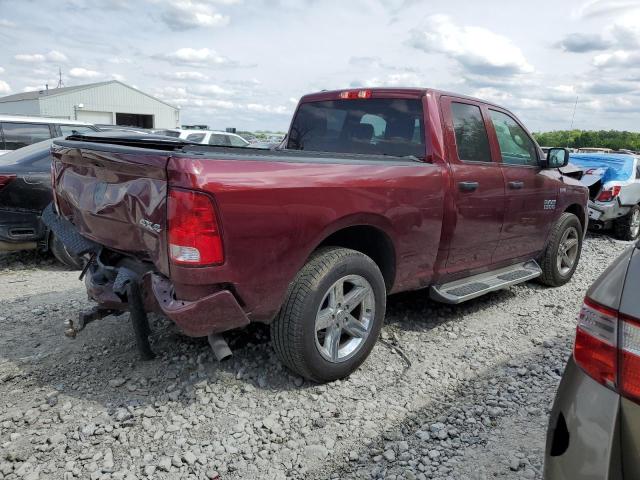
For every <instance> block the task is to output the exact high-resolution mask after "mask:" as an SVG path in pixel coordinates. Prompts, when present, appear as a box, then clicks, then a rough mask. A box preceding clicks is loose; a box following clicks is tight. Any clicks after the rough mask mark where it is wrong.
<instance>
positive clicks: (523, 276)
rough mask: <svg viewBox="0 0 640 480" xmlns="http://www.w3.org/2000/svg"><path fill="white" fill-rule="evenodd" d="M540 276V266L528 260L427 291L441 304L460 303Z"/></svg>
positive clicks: (436, 286) (433, 287)
mask: <svg viewBox="0 0 640 480" xmlns="http://www.w3.org/2000/svg"><path fill="white" fill-rule="evenodd" d="M540 275H542V270H541V269H540V266H539V265H538V264H537V263H536V261H535V260H529V261H528V262H523V263H516V264H515V265H509V266H508V267H504V268H501V269H499V270H494V271H492V272H485V273H480V274H478V275H473V276H471V277H467V278H462V279H460V280H456V281H454V282H449V283H444V284H442V285H434V286H432V287H431V288H430V289H429V296H430V297H431V298H432V299H433V300H436V301H438V302H442V303H451V304H455V303H462V302H466V301H467V300H471V299H472V298H476V297H479V296H481V295H484V294H485V293H489V292H493V291H495V290H500V289H502V288H506V287H510V286H511V285H515V284H517V283H522V282H526V281H527V280H531V279H533V278H536V277H539V276H540Z"/></svg>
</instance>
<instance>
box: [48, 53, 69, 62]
mask: <svg viewBox="0 0 640 480" xmlns="http://www.w3.org/2000/svg"><path fill="white" fill-rule="evenodd" d="M46 57H47V60H49V61H50V62H63V63H64V62H68V61H69V59H68V58H67V56H66V55H65V54H64V53H62V52H59V51H57V50H51V51H50V52H49V53H47V54H46Z"/></svg>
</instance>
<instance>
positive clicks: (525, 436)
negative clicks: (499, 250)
mask: <svg viewBox="0 0 640 480" xmlns="http://www.w3.org/2000/svg"><path fill="white" fill-rule="evenodd" d="M627 246H628V243H627V242H618V241H614V240H611V239H610V238H608V237H606V236H594V237H591V236H590V237H588V238H587V240H586V243H585V246H584V250H583V258H582V260H581V263H580V266H579V268H578V271H577V272H576V275H575V277H574V279H573V280H572V281H571V282H570V283H569V284H567V285H565V286H563V287H561V288H558V289H548V288H543V287H541V286H539V285H537V284H536V283H528V284H526V285H520V286H516V287H512V288H510V289H508V290H504V291H501V292H496V293H494V294H491V295H489V296H486V297H484V298H480V299H477V300H475V301H471V302H468V303H466V304H463V305H460V306H446V305H439V304H435V303H433V302H431V301H429V300H428V299H427V298H426V294H425V292H413V293H410V294H401V295H396V296H393V297H391V298H390V299H389V307H388V313H387V324H386V326H385V328H384V330H383V336H382V339H383V341H382V342H379V343H378V345H377V346H376V347H375V348H374V350H373V353H372V355H371V356H370V358H369V359H368V360H367V362H366V363H365V364H364V365H363V367H361V368H360V369H359V370H358V371H357V372H356V373H355V374H353V375H352V376H351V377H350V378H348V379H347V380H344V381H339V382H335V383H332V384H329V385H314V384H309V383H308V382H306V381H303V380H302V378H300V377H298V376H295V375H293V374H291V373H289V372H288V371H287V370H286V369H284V368H283V367H281V365H280V364H279V362H278V360H277V359H276V357H275V354H274V353H273V351H272V350H271V348H270V346H269V344H268V329H265V328H261V327H260V326H255V327H252V328H250V329H248V330H247V331H244V332H239V333H235V334H233V335H232V336H231V342H230V343H231V345H232V348H233V349H234V357H233V358H232V359H231V360H229V361H227V362H225V363H222V364H218V363H216V362H215V360H214V358H213V354H212V353H211V352H210V350H209V348H208V345H207V343H206V340H201V339H190V338H187V337H184V336H182V335H180V334H179V332H178V331H177V330H176V329H175V328H174V327H173V326H172V325H171V324H170V323H168V322H166V321H164V320H163V319H161V318H156V319H154V322H153V323H154V331H155V333H154V336H153V347H154V349H155V351H156V352H158V354H159V355H158V357H157V358H156V359H155V360H152V361H148V362H142V361H140V360H139V359H138V354H137V351H136V348H135V344H134V339H133V335H132V330H131V325H130V323H129V321H128V319H127V316H126V315H123V316H121V317H117V318H114V317H109V318H107V319H105V320H103V321H100V322H96V323H93V324H91V325H89V326H88V327H87V329H86V330H85V331H84V332H82V333H81V334H80V335H79V336H78V338H76V339H75V340H72V339H68V338H66V337H65V336H64V334H63V332H64V322H65V321H66V320H68V319H70V318H75V316H76V315H77V312H78V311H79V310H80V309H82V308H85V307H86V306H88V305H89V302H88V301H87V300H86V295H85V291H84V287H83V284H82V283H81V282H79V281H78V280H77V276H78V273H77V272H70V271H66V270H64V269H63V268H62V267H58V266H57V265H56V264H55V263H54V262H53V261H50V260H42V259H38V258H37V257H33V255H23V256H15V255H14V256H9V257H0V305H1V308H0V331H1V332H2V333H1V334H0V479H14V478H24V479H29V480H34V479H38V478H42V479H44V478H47V479H48V478H54V479H57V478H64V479H71V478H91V479H123V478H126V479H132V478H157V479H169V478H171V479H174V478H198V479H214V478H221V479H237V478H266V479H269V478H271V479H280V478H318V479H323V478H341V479H342V478H371V477H373V478H389V479H391V478H406V479H416V478H418V479H423V478H437V479H445V478H451V479H484V478H487V479H488V478H494V477H500V478H506V479H511V478H541V471H542V457H543V449H544V438H545V430H546V421H547V413H548V411H549V409H550V407H551V402H552V400H553V396H554V393H555V388H556V386H557V383H558V381H559V379H560V375H561V373H562V369H563V367H564V363H565V361H566V358H567V356H568V355H569V354H570V351H571V343H572V341H573V331H574V328H575V318H576V314H577V311H578V308H579V305H580V303H581V301H582V298H583V296H584V293H585V291H586V289H587V287H588V286H589V285H590V284H591V282H592V281H593V280H594V279H595V278H596V277H597V276H598V274H599V273H601V272H602V271H603V270H604V268H605V267H606V265H607V264H608V263H609V262H610V261H611V260H613V258H615V257H616V256H617V255H618V254H619V253H621V252H622V251H623V250H624V248H625V247H627Z"/></svg>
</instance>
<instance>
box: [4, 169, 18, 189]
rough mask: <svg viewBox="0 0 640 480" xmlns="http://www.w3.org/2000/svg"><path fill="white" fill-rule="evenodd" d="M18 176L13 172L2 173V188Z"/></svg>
mask: <svg viewBox="0 0 640 480" xmlns="http://www.w3.org/2000/svg"><path fill="white" fill-rule="evenodd" d="M15 178H16V176H15V175H14V174H13V173H8V174H4V173H0V190H2V189H3V188H4V187H6V186H7V185H9V184H10V183H11V182H13V181H14V180H15Z"/></svg>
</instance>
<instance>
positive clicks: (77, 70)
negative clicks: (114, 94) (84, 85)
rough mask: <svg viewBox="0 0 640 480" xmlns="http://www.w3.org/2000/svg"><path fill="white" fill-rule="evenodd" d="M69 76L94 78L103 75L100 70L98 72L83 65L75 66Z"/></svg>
mask: <svg viewBox="0 0 640 480" xmlns="http://www.w3.org/2000/svg"><path fill="white" fill-rule="evenodd" d="M69 76H70V77H72V78H81V79H93V78H97V77H101V76H102V74H101V73H100V72H96V71H95V70H88V69H86V68H82V67H74V68H72V69H71V70H69Z"/></svg>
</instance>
